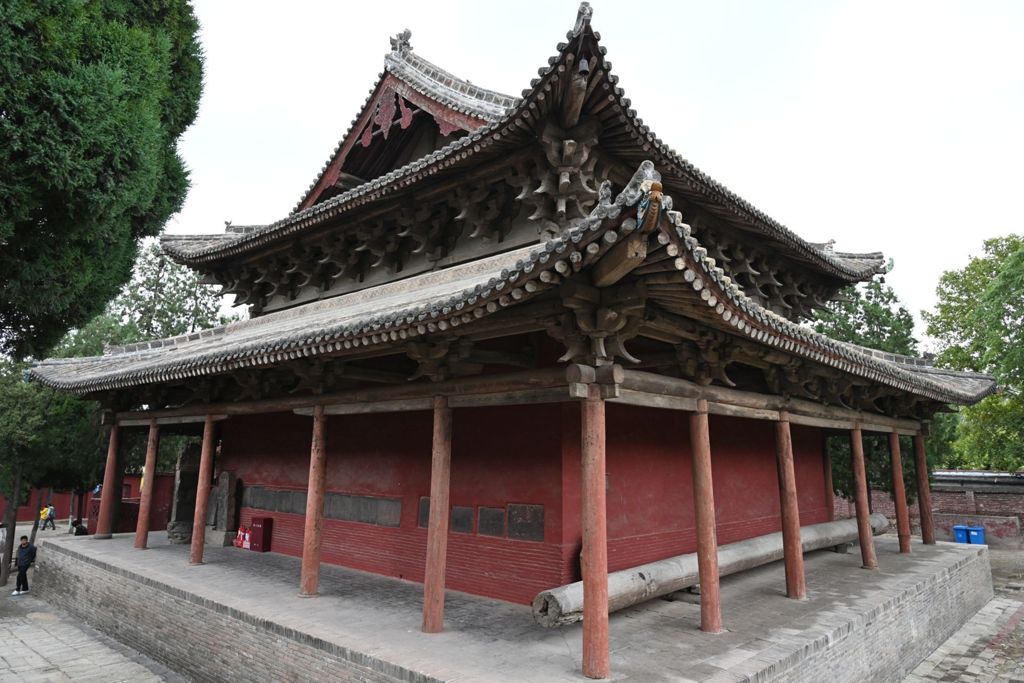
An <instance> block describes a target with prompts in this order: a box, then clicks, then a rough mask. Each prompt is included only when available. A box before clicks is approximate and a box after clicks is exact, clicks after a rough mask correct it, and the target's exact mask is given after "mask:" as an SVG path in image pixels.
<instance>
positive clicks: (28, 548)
mask: <svg viewBox="0 0 1024 683" xmlns="http://www.w3.org/2000/svg"><path fill="white" fill-rule="evenodd" d="M35 561H36V547H35V546H34V545H31V544H30V543H29V542H28V536H22V537H21V545H19V546H18V559H17V561H16V562H15V564H16V565H17V567H18V582H17V583H16V584H15V588H14V591H12V592H11V595H21V594H22V593H28V568H29V567H31V566H32V563H33V562H35Z"/></svg>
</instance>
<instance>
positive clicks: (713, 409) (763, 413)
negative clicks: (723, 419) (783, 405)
mask: <svg viewBox="0 0 1024 683" xmlns="http://www.w3.org/2000/svg"><path fill="white" fill-rule="evenodd" d="M708 413H710V414H711V415H728V416H729V417H744V418H747V419H748V420H769V421H772V422H776V421H778V419H779V411H777V410H761V409H759V408H748V407H746V406H734V405H729V404H728V403H716V402H714V401H708Z"/></svg>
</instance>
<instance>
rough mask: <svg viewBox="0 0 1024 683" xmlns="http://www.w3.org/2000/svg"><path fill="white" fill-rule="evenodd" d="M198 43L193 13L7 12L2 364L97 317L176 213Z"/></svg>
mask: <svg viewBox="0 0 1024 683" xmlns="http://www.w3.org/2000/svg"><path fill="white" fill-rule="evenodd" d="M197 31H198V24H197V22H196V19H195V17H194V15H193V13H192V9H191V7H190V6H189V5H188V3H187V2H185V0H151V1H148V2H134V1H133V0H80V1H74V2H69V1H66V0H8V1H7V2H3V3H0V169H2V170H0V352H3V353H8V354H13V355H14V356H16V357H24V356H26V355H40V354H42V353H44V352H46V351H47V350H48V349H50V348H51V347H52V346H53V345H54V343H55V342H57V341H58V340H59V339H60V338H61V337H62V335H63V334H64V333H65V332H66V331H67V330H68V329H69V328H72V327H77V326H81V325H83V324H85V323H86V322H87V321H88V320H90V319H91V318H92V317H94V316H95V315H96V314H97V313H99V312H100V311H102V310H103V307H104V306H105V305H106V302H107V301H109V300H110V298H111V297H113V296H114V295H115V294H116V293H117V292H118V290H119V289H120V288H121V286H122V285H123V284H124V283H125V282H126V281H127V280H128V278H129V276H130V274H131V270H132V264H133V261H134V259H135V256H136V252H137V243H138V240H139V239H140V238H143V237H146V236H151V235H156V234H157V233H158V232H159V231H160V229H161V228H162V227H163V225H164V223H165V222H166V221H167V219H168V218H169V217H170V216H171V215H172V214H173V213H174V212H175V211H177V210H178V209H179V208H180V206H181V203H182V201H183V199H184V196H185V192H186V190H187V188H188V178H187V172H186V169H185V166H184V164H183V162H182V160H181V158H180V157H179V156H178V153H177V139H178V137H179V136H180V135H181V134H182V132H183V131H184V130H185V129H186V128H187V127H188V126H189V125H190V124H191V123H192V121H193V120H194V119H195V116H196V112H197V107H198V102H199V95H200V90H201V88H202V55H201V51H200V48H199V44H198V41H197V37H196V34H197Z"/></svg>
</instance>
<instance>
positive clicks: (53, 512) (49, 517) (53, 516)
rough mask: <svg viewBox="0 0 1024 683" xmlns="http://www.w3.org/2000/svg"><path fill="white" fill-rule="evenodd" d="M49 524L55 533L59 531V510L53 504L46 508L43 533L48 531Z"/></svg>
mask: <svg viewBox="0 0 1024 683" xmlns="http://www.w3.org/2000/svg"><path fill="white" fill-rule="evenodd" d="M47 524H49V525H50V528H51V529H53V530H54V531H56V530H57V508H55V507H53V503H50V504H49V505H47V506H46V520H45V521H44V522H43V531H46V525H47Z"/></svg>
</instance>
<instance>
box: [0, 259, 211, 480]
mask: <svg viewBox="0 0 1024 683" xmlns="http://www.w3.org/2000/svg"><path fill="white" fill-rule="evenodd" d="M220 301H221V297H220V296H218V294H217V293H216V292H215V291H214V288H213V287H210V286H208V285H202V284H200V282H199V276H198V275H197V274H196V273H195V272H193V271H191V270H189V269H188V268H185V267H184V266H180V265H177V264H175V263H174V262H172V261H170V260H169V259H167V257H166V256H164V255H163V254H162V253H160V251H159V249H158V248H157V247H156V246H155V245H153V246H150V247H149V248H146V249H143V251H142V253H141V255H140V257H139V260H138V262H137V263H136V266H135V273H134V275H133V276H132V279H131V282H130V283H129V284H128V285H126V286H125V288H124V289H123V290H122V291H121V293H120V294H119V295H118V296H117V297H116V298H115V299H114V301H112V302H111V303H110V305H109V306H108V307H107V310H106V311H105V312H104V313H102V314H100V315H98V316H96V317H95V318H93V320H91V321H90V322H89V324H87V325H85V326H83V327H82V328H81V329H78V330H73V331H71V332H69V333H68V334H67V335H65V337H64V338H63V339H62V340H61V341H60V343H58V344H57V346H56V347H55V348H54V356H56V357H75V356H90V355H99V354H102V353H103V348H104V346H106V345H110V344H125V343H130V342H136V341H143V340H144V339H149V338H152V335H151V334H147V333H148V332H152V333H154V334H159V335H174V334H182V333H185V332H191V331H195V330H198V329H205V328H208V327H212V326H214V325H218V324H222V323H225V322H227V321H228V318H226V317H225V316H224V315H223V314H222V313H221V312H220ZM139 302H145V304H146V305H140V304H139ZM27 369H28V363H24V362H16V361H14V360H11V359H3V358H0V490H2V491H4V492H7V491H9V490H10V486H11V484H12V481H13V476H14V472H15V470H16V468H17V465H18V464H19V463H20V464H21V465H22V466H23V480H24V484H25V486H26V487H27V486H32V485H39V486H52V487H56V488H78V489H80V488H83V487H86V486H91V485H92V484H95V483H96V482H98V481H99V479H100V477H101V476H102V470H103V463H104V458H105V454H106V430H104V429H102V428H101V427H100V406H99V405H98V404H97V403H95V402H94V401H87V400H83V399H79V398H75V397H74V396H70V395H68V394H64V393H61V392H56V391H53V390H51V389H48V388H46V387H44V386H42V385H40V384H38V383H34V382H27V381H25V374H26V371H27ZM136 437H140V438H136ZM144 440H145V435H144V434H140V435H132V434H126V435H125V438H124V442H125V446H124V451H123V455H124V459H125V464H126V466H127V467H128V468H129V469H137V468H138V467H139V466H141V460H142V455H143V452H142V448H144ZM174 443H175V442H174V441H173V440H172V439H166V440H163V441H162V446H161V454H162V455H167V456H168V457H170V455H171V453H170V451H171V450H173V448H174ZM12 498H13V497H12Z"/></svg>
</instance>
